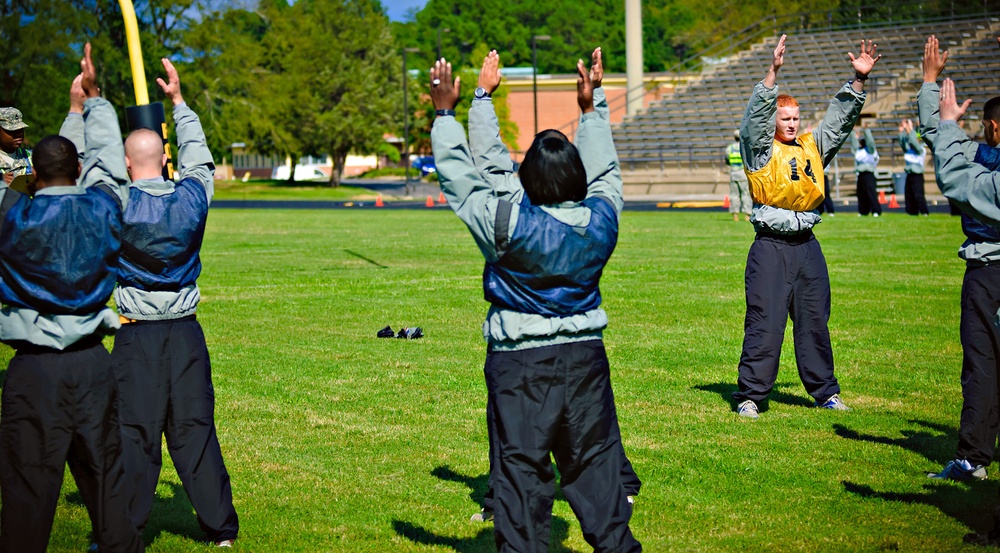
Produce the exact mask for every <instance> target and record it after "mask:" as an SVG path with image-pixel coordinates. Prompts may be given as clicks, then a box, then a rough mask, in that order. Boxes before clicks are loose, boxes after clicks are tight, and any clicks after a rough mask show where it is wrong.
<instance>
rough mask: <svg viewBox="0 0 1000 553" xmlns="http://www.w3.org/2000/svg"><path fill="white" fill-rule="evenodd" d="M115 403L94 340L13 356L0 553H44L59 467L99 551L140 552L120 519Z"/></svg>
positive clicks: (2, 436) (2, 426)
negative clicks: (68, 476)
mask: <svg viewBox="0 0 1000 553" xmlns="http://www.w3.org/2000/svg"><path fill="white" fill-rule="evenodd" d="M117 401H118V398H117V391H116V388H115V379H114V374H113V373H112V371H111V359H110V357H109V356H108V351H107V350H106V349H104V346H103V345H102V344H101V342H100V339H99V338H96V337H92V338H87V339H85V340H84V341H83V342H81V343H78V344H74V345H73V346H71V347H70V348H67V349H66V350H64V351H57V350H53V349H48V348H39V347H30V346H29V347H22V348H19V349H18V350H17V353H16V354H15V355H14V358H13V359H11V361H10V364H9V365H8V367H7V380H6V382H5V384H4V387H3V406H2V408H0V496H2V497H0V501H2V503H3V507H2V508H0V551H2V552H4V553H34V552H38V553H41V552H44V551H45V549H46V547H47V546H48V541H49V533H50V532H51V530H52V519H53V517H54V516H55V511H56V504H57V503H58V501H59V490H60V488H61V487H62V481H63V472H64V470H65V466H66V462H67V460H71V461H72V465H74V466H75V469H76V470H75V471H74V473H73V474H74V478H75V479H76V483H77V487H78V488H79V490H80V495H81V496H82V498H83V501H84V503H85V504H86V505H87V508H88V511H89V513H90V519H91V524H92V526H93V529H94V536H93V539H94V541H95V542H96V543H97V544H98V547H99V548H100V550H101V552H102V553H103V552H109V553H114V552H128V553H133V552H137V551H142V550H143V546H142V540H141V538H140V536H139V532H138V531H137V530H136V528H135V527H134V526H133V525H132V523H131V521H130V520H129V516H128V497H127V493H126V483H125V473H124V470H123V467H122V442H121V431H120V427H119V425H118V406H117ZM84 546H85V544H83V545H81V547H84Z"/></svg>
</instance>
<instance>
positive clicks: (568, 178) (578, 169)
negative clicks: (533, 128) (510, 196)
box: [518, 130, 587, 205]
mask: <svg viewBox="0 0 1000 553" xmlns="http://www.w3.org/2000/svg"><path fill="white" fill-rule="evenodd" d="M560 136H561V137H562V138H560ZM518 174H519V175H520V177H521V185H522V186H524V192H525V193H526V194H527V195H528V199H529V200H531V203H533V204H535V205H551V204H559V203H562V202H568V201H572V202H581V201H583V200H584V199H585V198H586V197H587V171H586V170H585V169H584V168H583V161H581V160H580V152H578V151H577V149H576V146H574V145H573V143H571V142H570V141H569V140H567V139H566V136H565V135H564V134H562V133H561V132H559V131H555V130H548V131H542V132H540V133H538V135H536V136H535V140H534V141H533V142H532V143H531V148H529V149H528V153H526V154H524V161H522V162H521V168H520V170H519V171H518Z"/></svg>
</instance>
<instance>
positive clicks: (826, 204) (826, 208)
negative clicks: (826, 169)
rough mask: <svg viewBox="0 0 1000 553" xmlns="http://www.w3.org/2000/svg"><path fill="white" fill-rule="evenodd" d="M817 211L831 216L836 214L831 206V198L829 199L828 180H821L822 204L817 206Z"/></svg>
mask: <svg viewBox="0 0 1000 553" xmlns="http://www.w3.org/2000/svg"><path fill="white" fill-rule="evenodd" d="M818 209H819V212H820V213H830V214H831V215H833V214H835V213H837V210H836V208H835V207H834V206H833V198H831V197H830V179H824V180H823V203H821V204H819V208H818Z"/></svg>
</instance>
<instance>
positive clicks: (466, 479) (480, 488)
mask: <svg viewBox="0 0 1000 553" xmlns="http://www.w3.org/2000/svg"><path fill="white" fill-rule="evenodd" d="M552 470H553V471H555V474H556V481H555V492H554V493H553V496H552V498H553V500H555V501H566V496H564V495H563V493H562V487H561V486H560V485H559V479H560V475H559V468H558V467H556V466H555V465H554V464H553V466H552ZM431 476H436V477H438V478H440V479H441V480H444V481H446V482H458V483H459V484H465V486H467V487H468V488H469V499H471V500H472V501H474V502H475V503H476V505H479V507H480V508H483V507H485V504H484V501H485V498H486V492H487V491H488V490H489V489H490V475H489V473H487V474H480V475H479V476H475V477H473V476H466V475H464V474H459V473H457V472H455V471H453V470H451V467H449V466H448V465H442V466H440V467H435V468H434V470H432V471H431Z"/></svg>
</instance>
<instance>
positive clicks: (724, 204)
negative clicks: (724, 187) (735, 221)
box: [722, 195, 730, 209]
mask: <svg viewBox="0 0 1000 553" xmlns="http://www.w3.org/2000/svg"><path fill="white" fill-rule="evenodd" d="M729 205H730V204H729V196H728V195H727V196H726V197H725V198H722V207H724V208H727V209H728V208H729Z"/></svg>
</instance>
